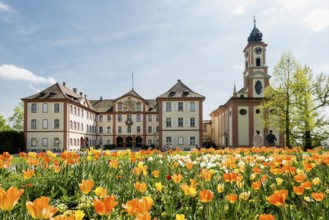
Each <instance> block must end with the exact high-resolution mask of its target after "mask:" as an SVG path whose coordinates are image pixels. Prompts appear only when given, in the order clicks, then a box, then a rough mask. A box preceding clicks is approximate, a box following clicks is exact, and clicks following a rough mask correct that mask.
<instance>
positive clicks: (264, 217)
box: [259, 214, 275, 220]
mask: <svg viewBox="0 0 329 220" xmlns="http://www.w3.org/2000/svg"><path fill="white" fill-rule="evenodd" d="M259 220H275V217H274V216H273V215H271V214H261V215H260V216H259Z"/></svg>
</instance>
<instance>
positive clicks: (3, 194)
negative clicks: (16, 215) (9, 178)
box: [0, 187, 24, 211]
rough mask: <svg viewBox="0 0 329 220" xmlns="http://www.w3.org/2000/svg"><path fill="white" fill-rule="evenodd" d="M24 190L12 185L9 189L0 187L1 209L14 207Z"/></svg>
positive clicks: (8, 209) (7, 209)
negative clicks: (5, 189)
mask: <svg viewBox="0 0 329 220" xmlns="http://www.w3.org/2000/svg"><path fill="white" fill-rule="evenodd" d="M23 192H24V190H23V189H21V190H18V189H17V187H10V188H9V189H8V190H7V191H4V190H3V189H2V188H0V209H1V210H3V211H10V210H13V209H14V206H15V205H16V204H17V202H18V200H19V198H20V197H21V195H22V194H23Z"/></svg>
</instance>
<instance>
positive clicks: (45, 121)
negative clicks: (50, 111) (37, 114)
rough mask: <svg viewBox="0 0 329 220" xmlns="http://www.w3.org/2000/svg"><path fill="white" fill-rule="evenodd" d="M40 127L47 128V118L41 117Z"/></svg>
mask: <svg viewBox="0 0 329 220" xmlns="http://www.w3.org/2000/svg"><path fill="white" fill-rule="evenodd" d="M42 128H43V129H47V128H48V120H47V119H43V120H42Z"/></svg>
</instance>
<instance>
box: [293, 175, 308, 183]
mask: <svg viewBox="0 0 329 220" xmlns="http://www.w3.org/2000/svg"><path fill="white" fill-rule="evenodd" d="M306 178H307V176H306V175H305V174H299V175H296V176H294V179H295V181H296V182H297V183H301V182H304V180H305V179H306Z"/></svg>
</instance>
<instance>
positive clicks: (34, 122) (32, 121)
mask: <svg viewBox="0 0 329 220" xmlns="http://www.w3.org/2000/svg"><path fill="white" fill-rule="evenodd" d="M36 128H37V120H35V119H32V120H31V129H36Z"/></svg>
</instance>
